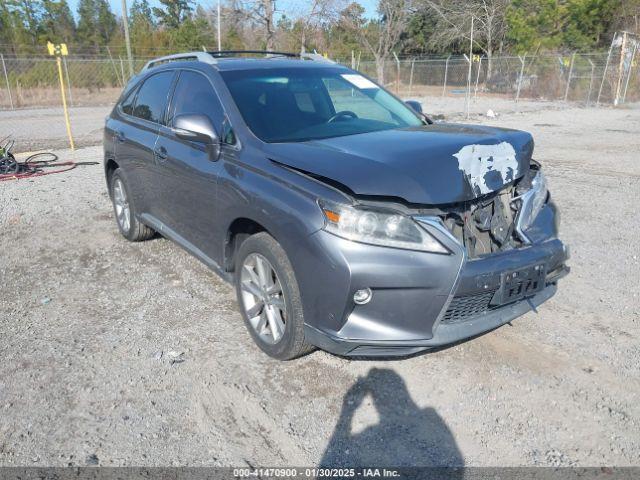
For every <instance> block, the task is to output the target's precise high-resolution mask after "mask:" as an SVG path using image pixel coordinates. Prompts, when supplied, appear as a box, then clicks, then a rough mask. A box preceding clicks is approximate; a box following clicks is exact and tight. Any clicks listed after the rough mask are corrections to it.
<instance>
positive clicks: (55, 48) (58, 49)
mask: <svg viewBox="0 0 640 480" xmlns="http://www.w3.org/2000/svg"><path fill="white" fill-rule="evenodd" d="M47 50H48V51H49V55H55V56H56V57H60V56H62V57H66V56H67V55H69V50H67V44H66V43H61V44H59V45H54V44H53V43H51V42H47Z"/></svg>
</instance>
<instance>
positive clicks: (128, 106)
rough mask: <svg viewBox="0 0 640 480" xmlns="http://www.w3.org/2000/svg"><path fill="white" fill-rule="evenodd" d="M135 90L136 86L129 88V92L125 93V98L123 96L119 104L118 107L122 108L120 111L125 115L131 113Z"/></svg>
mask: <svg viewBox="0 0 640 480" xmlns="http://www.w3.org/2000/svg"><path fill="white" fill-rule="evenodd" d="M137 91H138V89H137V88H134V89H133V90H131V92H129V95H127V98H125V99H124V100H123V101H122V103H121V104H120V108H122V111H123V112H124V113H126V114H127V115H133V102H135V100H136V92H137Z"/></svg>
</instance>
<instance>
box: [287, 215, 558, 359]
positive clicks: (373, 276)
mask: <svg viewBox="0 0 640 480" xmlns="http://www.w3.org/2000/svg"><path fill="white" fill-rule="evenodd" d="M425 228H427V229H428V230H429V231H430V233H432V234H433V235H434V236H436V237H437V238H438V240H440V241H441V242H442V243H443V244H445V245H446V246H447V247H448V248H449V249H450V250H451V251H452V252H453V253H452V254H451V255H441V254H434V253H425V252H414V251H408V250H399V249H393V248H385V247H377V246H371V245H364V244H359V243H355V242H350V241H348V240H344V239H341V238H338V237H336V236H334V235H332V234H329V233H327V232H325V231H319V232H316V233H315V234H314V235H312V236H311V238H310V240H311V241H310V244H309V245H308V249H305V251H302V252H299V253H302V255H298V259H297V260H296V263H298V265H296V275H297V276H298V281H299V283H300V287H301V288H300V290H301V292H303V295H302V300H303V306H304V310H305V319H306V329H305V335H306V338H307V340H308V341H309V342H310V343H312V344H314V345H316V346H318V347H320V348H322V349H324V350H327V351H329V352H332V353H336V354H339V355H358V356H404V355H410V354H413V353H416V352H419V351H422V350H425V349H428V348H433V347H438V346H442V345H447V344H451V343H455V342H458V341H460V340H464V339H467V338H470V337H474V336H476V335H480V334H482V333H484V332H487V331H490V330H493V329H495V328H497V327H499V326H501V325H503V324H505V323H508V322H510V321H511V320H513V319H515V318H517V317H519V316H521V315H523V314H525V313H527V312H528V311H530V310H531V309H533V308H535V307H537V306H538V305H540V304H542V303H544V302H545V301H547V300H548V299H549V298H551V297H552V296H553V295H554V294H555V292H556V288H557V281H558V279H559V278H561V277H562V276H564V275H566V274H567V273H568V270H569V269H568V267H566V265H565V262H566V260H567V258H568V255H567V251H566V249H565V247H564V245H563V243H562V242H561V241H560V240H558V239H557V238H555V236H554V237H552V238H551V239H549V240H547V241H544V242H539V243H536V244H534V245H531V246H528V247H525V248H520V249H517V250H511V251H506V252H501V253H497V254H494V255H491V256H487V257H484V258H480V259H474V260H467V259H466V254H465V252H464V250H463V248H462V247H461V246H460V244H459V243H458V242H457V241H456V240H455V239H454V238H453V237H451V236H450V235H449V234H448V232H447V231H446V230H444V229H443V228H438V227H437V225H436V224H435V223H434V224H432V225H429V224H425ZM554 233H555V232H554ZM532 265H544V268H545V271H546V272H547V273H546V279H545V285H544V288H543V289H542V290H541V291H538V292H537V293H536V294H535V295H533V296H531V297H528V298H526V299H523V300H520V301H517V302H514V303H511V304H507V305H504V306H501V307H496V306H492V305H490V300H491V298H492V292H495V291H496V290H497V288H498V287H499V286H500V277H501V274H502V273H503V272H507V271H512V270H517V269H520V268H524V267H528V266H532ZM361 288H371V290H372V291H373V297H372V299H371V301H370V302H369V303H367V304H366V305H355V304H354V302H353V300H352V298H353V294H354V292H355V291H356V290H358V289H361ZM483 302H484V303H483ZM450 307H451V308H450ZM485 307H486V308H485Z"/></svg>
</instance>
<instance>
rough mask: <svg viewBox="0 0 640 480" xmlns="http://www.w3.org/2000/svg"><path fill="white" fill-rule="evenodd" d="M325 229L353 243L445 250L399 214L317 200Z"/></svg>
mask: <svg viewBox="0 0 640 480" xmlns="http://www.w3.org/2000/svg"><path fill="white" fill-rule="evenodd" d="M319 204H320V208H322V211H323V213H324V216H325V219H326V220H327V221H326V224H325V227H324V228H325V230H327V231H328V232H331V233H333V234H334V235H337V236H339V237H342V238H346V239H347V240H352V241H354V242H361V243H368V244H370V245H380V246H383V247H393V248H403V249H406V250H420V251H424V252H434V253H449V251H448V250H447V249H446V248H445V247H444V246H443V245H442V244H441V243H440V242H438V240H436V239H435V238H434V237H432V236H431V234H429V232H427V231H426V230H425V229H423V228H422V227H420V225H418V224H417V223H416V222H415V221H413V220H412V219H411V218H409V217H406V216H404V215H402V214H400V213H395V212H382V211H378V210H368V209H367V210H365V209H361V208H355V207H352V206H349V205H341V204H337V203H333V202H327V201H320V202H319Z"/></svg>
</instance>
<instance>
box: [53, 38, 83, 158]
mask: <svg viewBox="0 0 640 480" xmlns="http://www.w3.org/2000/svg"><path fill="white" fill-rule="evenodd" d="M47 50H48V51H49V55H54V56H55V57H56V63H57V64H58V77H60V95H61V96H62V108H63V110H64V121H65V123H66V124H67V136H68V137H69V146H70V147H71V150H75V148H76V146H75V144H74V143H73V135H72V134H71V122H70V121H69V109H68V108H67V95H66V93H65V91H64V79H63V77H62V57H64V56H67V55H69V51H68V50H67V45H66V44H64V43H61V44H60V45H54V44H53V43H51V42H47ZM65 62H66V60H65ZM65 68H66V63H65Z"/></svg>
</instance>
